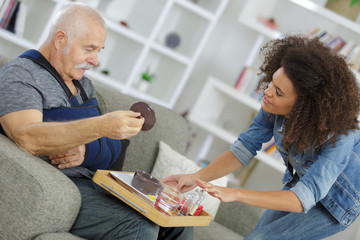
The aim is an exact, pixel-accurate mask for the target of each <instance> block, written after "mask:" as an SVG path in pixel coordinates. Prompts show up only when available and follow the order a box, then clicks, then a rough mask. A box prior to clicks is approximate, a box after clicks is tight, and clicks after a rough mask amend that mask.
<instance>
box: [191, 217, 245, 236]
mask: <svg viewBox="0 0 360 240" xmlns="http://www.w3.org/2000/svg"><path fill="white" fill-rule="evenodd" d="M243 237H244V236H241V235H239V234H238V233H236V232H234V231H232V230H230V229H229V228H227V227H225V226H223V225H221V224H219V223H217V222H214V221H212V222H211V223H210V225H209V226H206V227H194V239H196V240H219V239H220V240H241V239H243Z"/></svg>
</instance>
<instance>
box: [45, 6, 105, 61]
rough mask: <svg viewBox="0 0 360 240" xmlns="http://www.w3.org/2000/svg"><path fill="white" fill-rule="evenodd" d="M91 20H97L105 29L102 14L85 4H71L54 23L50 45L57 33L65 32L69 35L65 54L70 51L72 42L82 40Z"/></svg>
mask: <svg viewBox="0 0 360 240" xmlns="http://www.w3.org/2000/svg"><path fill="white" fill-rule="evenodd" d="M89 20H95V22H97V23H99V24H100V25H101V26H102V27H104V29H105V28H106V26H105V21H104V19H103V18H102V17H101V16H100V14H99V13H98V12H97V11H96V10H94V9H93V8H91V7H89V6H88V5H86V4H84V3H69V4H67V5H65V6H64V7H62V8H61V9H60V11H59V12H58V13H57V14H56V16H55V18H54V19H53V21H52V24H51V27H50V32H49V35H48V38H47V40H46V42H47V44H50V43H51V41H52V40H53V38H54V35H55V33H56V32H57V31H59V30H63V31H64V32H66V35H67V45H66V46H65V48H64V54H67V53H68V52H69V50H70V46H71V42H72V40H73V39H74V38H75V39H76V38H78V39H79V38H82V37H83V36H84V35H85V33H86V31H87V30H88V29H87V28H88V22H89Z"/></svg>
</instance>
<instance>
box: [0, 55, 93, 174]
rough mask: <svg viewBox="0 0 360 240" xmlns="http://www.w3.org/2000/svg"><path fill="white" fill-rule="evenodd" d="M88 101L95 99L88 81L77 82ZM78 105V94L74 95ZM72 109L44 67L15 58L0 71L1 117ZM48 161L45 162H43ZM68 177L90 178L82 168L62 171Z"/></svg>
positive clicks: (60, 88) (65, 96)
mask: <svg viewBox="0 0 360 240" xmlns="http://www.w3.org/2000/svg"><path fill="white" fill-rule="evenodd" d="M79 81H80V83H81V85H82V87H83V88H84V90H85V92H86V94H87V96H88V97H89V99H91V98H94V97H95V96H96V93H95V89H94V87H93V85H92V83H91V81H90V80H89V79H87V78H86V77H83V78H82V79H81V80H79ZM76 98H77V100H78V102H79V103H80V104H81V103H82V102H83V101H82V98H81V96H80V91H78V94H77V95H76ZM58 107H71V105H70V102H69V98H68V96H67V95H66V93H65V91H64V90H63V89H62V87H61V86H60V84H59V83H58V82H57V81H56V79H55V78H54V77H53V76H52V75H51V74H50V73H49V72H48V71H47V70H45V69H44V68H43V67H41V66H40V65H38V64H37V63H35V62H33V61H32V60H30V59H26V58H16V59H14V60H12V61H11V62H9V63H8V64H6V65H5V66H3V67H2V68H1V69H0V116H2V115H4V114H7V113H10V112H16V111H19V110H25V109H37V110H39V111H41V112H42V111H43V109H51V108H58ZM43 159H44V160H47V161H48V158H43ZM64 173H65V174H66V175H68V176H80V175H81V176H90V175H89V173H90V171H89V170H88V169H86V168H83V167H77V168H71V169H67V170H65V171H64Z"/></svg>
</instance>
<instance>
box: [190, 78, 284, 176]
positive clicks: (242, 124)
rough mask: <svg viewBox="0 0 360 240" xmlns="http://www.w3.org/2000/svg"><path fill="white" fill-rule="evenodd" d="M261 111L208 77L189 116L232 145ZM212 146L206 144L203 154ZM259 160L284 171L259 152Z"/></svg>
mask: <svg viewBox="0 0 360 240" xmlns="http://www.w3.org/2000/svg"><path fill="white" fill-rule="evenodd" d="M259 109H260V103H259V102H257V101H256V100H254V99H252V98H250V97H248V96H246V95H244V94H242V93H240V92H239V91H237V90H235V89H234V88H233V87H232V86H229V85H227V84H225V83H223V82H222V81H220V80H218V79H216V78H214V77H209V79H208V80H207V82H206V85H205V86H204V88H203V90H202V92H201V93H200V95H199V97H198V99H197V101H196V103H195V105H194V107H193V108H192V109H191V112H190V114H189V117H188V119H189V121H190V122H192V123H194V124H196V125H198V126H199V127H201V128H203V129H204V130H206V131H207V132H209V134H210V136H208V139H211V137H212V136H216V137H217V138H219V139H221V140H223V141H225V142H227V143H229V144H232V143H233V142H234V141H235V140H236V139H237V137H238V134H239V133H240V132H242V131H246V129H247V128H248V125H249V124H250V122H251V120H252V118H253V117H254V115H255V114H256V112H257V111H258V110H259ZM209 147H211V144H207V142H206V141H205V143H204V145H203V149H200V153H201V152H206V151H208V150H209V149H208V148H209ZM256 159H258V160H259V161H261V162H263V163H265V164H267V165H268V166H270V167H272V168H274V169H276V170H278V171H280V172H284V171H285V166H284V164H283V163H282V161H281V160H277V159H274V158H272V157H269V156H268V155H267V154H265V153H264V152H262V151H259V152H258V154H257V156H256Z"/></svg>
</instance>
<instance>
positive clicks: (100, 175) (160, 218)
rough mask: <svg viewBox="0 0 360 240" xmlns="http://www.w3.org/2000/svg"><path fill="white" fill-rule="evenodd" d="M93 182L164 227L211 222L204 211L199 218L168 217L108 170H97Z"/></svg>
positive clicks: (208, 215)
mask: <svg viewBox="0 0 360 240" xmlns="http://www.w3.org/2000/svg"><path fill="white" fill-rule="evenodd" d="M111 172H113V171H111ZM93 181H94V182H95V183H96V184H98V185H99V186H101V187H102V188H104V189H105V190H107V191H108V192H110V193H111V194H112V195H114V196H116V197H117V198H119V199H120V200H121V201H123V202H125V203H126V204H127V205H129V206H130V207H132V208H133V209H135V210H136V211H138V212H139V213H141V214H142V215H144V216H145V217H147V218H148V219H150V220H151V221H153V222H154V223H156V224H158V225H160V226H162V227H185V226H208V225H209V224H210V222H211V219H212V216H211V215H210V214H208V213H207V212H206V211H204V210H203V211H202V212H201V214H200V215H199V216H177V215H172V216H168V215H166V214H165V213H163V212H161V211H159V210H157V209H156V208H155V207H154V206H153V203H152V202H151V201H150V200H147V199H144V197H143V196H140V194H138V193H137V192H136V191H131V189H130V188H129V186H126V184H122V183H121V181H117V180H115V179H114V178H113V177H112V176H111V174H110V171H108V170H97V171H96V173H95V175H94V177H93Z"/></svg>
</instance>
